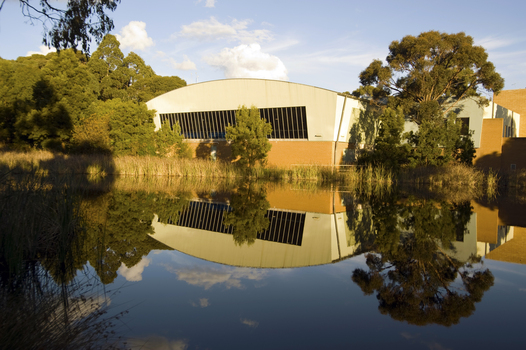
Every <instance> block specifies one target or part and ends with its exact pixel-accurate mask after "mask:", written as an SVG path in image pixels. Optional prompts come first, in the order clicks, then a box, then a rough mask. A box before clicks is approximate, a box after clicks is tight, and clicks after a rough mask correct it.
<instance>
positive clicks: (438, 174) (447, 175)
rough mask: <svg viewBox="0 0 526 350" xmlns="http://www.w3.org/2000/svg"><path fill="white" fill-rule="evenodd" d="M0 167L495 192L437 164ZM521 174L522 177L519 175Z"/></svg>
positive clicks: (23, 156)
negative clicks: (401, 166) (397, 170)
mask: <svg viewBox="0 0 526 350" xmlns="http://www.w3.org/2000/svg"><path fill="white" fill-rule="evenodd" d="M0 171H3V172H6V171H9V172H12V173H15V174H16V173H27V172H37V173H39V174H42V175H48V174H75V175H79V174H84V175H86V176H87V178H88V179H93V180H96V179H97V178H103V177H105V176H108V175H120V176H134V177H156V176H165V177H166V176H167V177H174V178H182V177H186V178H206V179H216V180H222V181H223V180H225V179H226V180H231V181H236V179H241V178H250V179H254V180H270V181H284V182H297V181H313V182H317V183H332V184H344V185H349V186H372V184H374V185H376V186H383V187H390V186H392V185H393V184H395V183H398V184H412V185H416V186H424V185H425V186H432V187H434V188H438V189H440V188H449V189H451V188H453V189H458V190H459V191H460V190H461V191H466V190H468V191H470V192H473V193H475V192H481V191H482V192H484V193H486V194H489V195H494V194H495V193H496V192H497V189H498V185H499V177H498V176H497V175H496V174H495V173H488V174H486V173H484V172H482V171H480V170H477V169H475V168H472V167H467V166H462V165H452V166H448V167H441V168H431V167H429V168H416V169H403V170H402V171H401V172H400V173H393V172H391V171H389V170H387V169H384V168H381V167H380V168H372V167H342V168H339V167H330V166H319V165H307V166H293V167H288V168H286V167H266V168H261V167H256V168H252V169H248V170H245V169H240V168H239V167H237V166H235V165H234V164H231V163H225V162H213V161H209V160H202V159H190V160H189V159H174V158H159V157H132V156H120V157H119V156H116V157H110V156H103V155H62V154H54V153H51V152H46V151H34V152H29V153H16V152H4V153H2V154H0ZM523 177H524V178H526V175H525V176H523ZM524 181H525V179H523V178H521V177H520V176H515V177H514V178H513V179H512V180H509V181H508V183H513V184H514V188H520V187H521V186H520V184H521V183H522V182H524Z"/></svg>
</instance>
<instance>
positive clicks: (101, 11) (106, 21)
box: [0, 0, 120, 52]
mask: <svg viewBox="0 0 526 350" xmlns="http://www.w3.org/2000/svg"><path fill="white" fill-rule="evenodd" d="M5 1H6V0H0V10H2V7H3V5H4V3H5ZM18 2H19V3H20V7H21V8H22V13H23V14H24V16H26V17H28V18H29V19H30V20H31V21H32V22H33V21H40V22H42V23H43V25H44V39H43V42H44V44H46V45H48V46H53V47H55V48H57V49H67V48H73V49H75V48H76V47H77V46H78V45H79V44H81V45H82V50H83V51H84V52H89V45H90V42H91V38H92V37H93V38H95V41H97V42H100V41H101V39H102V37H103V36H104V34H106V33H108V32H109V31H111V30H112V29H113V28H114V25H113V21H112V20H111V18H109V17H108V15H107V14H106V12H107V11H115V9H116V8H117V5H118V3H119V2H120V0H97V1H94V0H68V3H67V7H66V9H64V8H60V7H55V6H52V5H51V4H50V1H48V0H40V1H39V4H38V5H36V4H34V2H33V1H31V0H18ZM48 23H50V24H51V29H49V30H48V28H47V24H48Z"/></svg>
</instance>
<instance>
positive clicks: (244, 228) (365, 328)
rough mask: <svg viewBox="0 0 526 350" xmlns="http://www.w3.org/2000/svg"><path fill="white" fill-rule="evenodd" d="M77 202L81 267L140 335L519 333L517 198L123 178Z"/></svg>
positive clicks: (358, 337) (123, 328)
mask: <svg viewBox="0 0 526 350" xmlns="http://www.w3.org/2000/svg"><path fill="white" fill-rule="evenodd" d="M227 187H228V186H227ZM80 208H81V211H82V213H83V217H84V219H85V223H84V226H85V228H86V236H85V237H86V239H85V242H84V241H83V242H82V248H80V249H78V250H76V256H75V257H74V258H73V259H72V261H74V263H75V265H74V269H75V270H76V271H82V272H76V274H77V276H81V275H86V274H88V275H90V276H96V278H98V279H99V281H100V283H99V284H98V287H96V289H90V292H91V293H94V290H95V293H96V294H97V295H98V296H99V297H100V295H102V296H103V299H104V304H105V305H106V307H107V308H108V310H109V314H108V315H118V316H117V317H118V319H114V320H113V323H114V324H115V327H113V331H114V332H115V334H116V335H118V336H120V337H122V339H123V340H124V341H125V342H126V346H128V347H131V348H133V349H139V348H140V349H320V348H325V349H340V348H342V349H343V348H350V347H355V348H358V349H380V348H387V347H391V348H393V347H394V348H405V349H461V348H478V349H490V348H494V347H496V346H501V347H504V348H507V349H519V348H521V349H522V348H523V346H524V344H525V340H524V339H525V338H524V334H523V322H522V319H523V315H525V314H526V303H525V302H524V300H525V297H526V278H525V277H526V265H525V263H526V224H525V223H526V218H525V217H524V214H523V213H524V212H525V209H526V205H524V204H523V203H521V202H517V201H515V200H513V199H510V198H499V199H495V200H492V201H476V200H470V201H463V202H457V203H451V202H450V201H447V200H444V199H440V198H439V197H437V196H435V197H434V198H433V197H430V196H425V197H420V196H418V195H415V194H414V193H409V192H407V191H403V190H399V189H391V190H389V191H383V192H382V191H380V192H376V193H375V192H374V191H373V192H363V191H362V192H361V191H356V190H352V189H345V188H337V189H336V188H317V187H315V186H298V185H292V184H288V185H268V184H257V183H246V184H241V185H240V186H236V187H230V188H225V186H214V184H206V186H201V187H199V186H191V185H188V184H182V185H181V184H179V185H177V186H175V187H174V186H170V185H160V186H157V187H156V188H155V189H151V188H149V189H141V186H140V185H138V184H137V183H133V182H132V183H126V182H122V181H121V182H119V183H118V184H117V185H115V186H114V187H113V188H112V189H111V190H105V191H101V192H93V191H89V192H88V193H87V194H86V195H85V196H84V198H83V200H82V202H81V204H80ZM43 265H44V266H47V265H46V264H45V263H44V264H43ZM52 275H53V274H52ZM54 276H56V274H55V275H54ZM54 278H55V280H57V278H56V277H54ZM72 279H73V276H70V278H69V279H67V280H72ZM121 312H124V314H123V315H121V314H120V313H121Z"/></svg>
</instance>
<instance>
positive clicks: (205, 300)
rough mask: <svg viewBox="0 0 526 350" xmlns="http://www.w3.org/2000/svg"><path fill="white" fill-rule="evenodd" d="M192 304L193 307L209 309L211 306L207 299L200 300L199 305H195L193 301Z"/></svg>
mask: <svg viewBox="0 0 526 350" xmlns="http://www.w3.org/2000/svg"><path fill="white" fill-rule="evenodd" d="M190 304H191V305H192V306H193V307H208V306H210V302H209V301H208V299H207V298H201V299H199V303H194V302H193V301H191V302H190Z"/></svg>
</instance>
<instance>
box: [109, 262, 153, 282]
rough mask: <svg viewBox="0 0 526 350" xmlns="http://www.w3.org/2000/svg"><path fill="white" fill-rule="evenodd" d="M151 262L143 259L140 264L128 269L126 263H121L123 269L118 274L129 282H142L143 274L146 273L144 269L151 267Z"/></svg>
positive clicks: (120, 268)
mask: <svg viewBox="0 0 526 350" xmlns="http://www.w3.org/2000/svg"><path fill="white" fill-rule="evenodd" d="M150 262H151V260H150V259H148V258H146V257H143V258H142V259H141V261H139V263H138V264H137V265H135V266H133V267H130V268H128V267H127V266H126V265H124V263H121V267H119V270H117V272H118V273H119V274H120V275H121V276H123V277H124V278H126V281H129V282H138V281H142V273H143V271H144V268H145V267H147V266H148V265H150Z"/></svg>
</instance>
